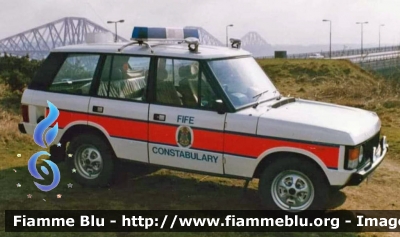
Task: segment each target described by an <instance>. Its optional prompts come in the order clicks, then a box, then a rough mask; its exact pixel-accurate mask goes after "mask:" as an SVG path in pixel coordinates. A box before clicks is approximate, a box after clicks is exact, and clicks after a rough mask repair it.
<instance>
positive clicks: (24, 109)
mask: <svg viewBox="0 0 400 237" xmlns="http://www.w3.org/2000/svg"><path fill="white" fill-rule="evenodd" d="M21 114H22V120H23V122H24V123H29V109H28V106H27V105H21Z"/></svg>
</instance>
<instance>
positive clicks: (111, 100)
mask: <svg viewBox="0 0 400 237" xmlns="http://www.w3.org/2000/svg"><path fill="white" fill-rule="evenodd" d="M105 57H106V58H105V61H104V66H103V69H102V72H101V74H100V75H101V76H100V80H99V81H98V82H97V83H98V85H96V86H95V88H96V89H95V91H94V92H93V94H94V96H93V97H92V98H91V99H90V104H89V117H88V121H89V122H88V124H89V125H91V126H94V127H96V128H98V129H100V130H101V131H103V132H104V133H105V134H107V135H108V136H109V140H110V142H111V145H112V146H113V148H114V151H115V153H116V155H117V157H119V158H124V159H130V160H135V161H141V162H148V161H149V160H148V159H149V158H148V148H147V140H148V112H149V103H148V102H147V101H146V89H147V77H148V70H149V67H150V57H136V56H131V55H105Z"/></svg>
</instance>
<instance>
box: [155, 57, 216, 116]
mask: <svg viewBox="0 0 400 237" xmlns="http://www.w3.org/2000/svg"><path fill="white" fill-rule="evenodd" d="M213 101H215V93H214V92H213V90H212V89H211V86H210V84H209V83H208V80H207V78H206V77H205V75H204V73H201V72H200V65H199V62H198V61H194V60H181V59H165V58H160V59H159V61H158V67H157V81H156V102H157V103H161V104H166V105H173V106H181V107H189V108H199V107H202V108H208V109H211V108H212V104H213V103H212V102H213Z"/></svg>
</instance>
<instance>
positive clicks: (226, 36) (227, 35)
mask: <svg viewBox="0 0 400 237" xmlns="http://www.w3.org/2000/svg"><path fill="white" fill-rule="evenodd" d="M232 26H233V25H232V24H230V25H227V26H226V47H228V27H232Z"/></svg>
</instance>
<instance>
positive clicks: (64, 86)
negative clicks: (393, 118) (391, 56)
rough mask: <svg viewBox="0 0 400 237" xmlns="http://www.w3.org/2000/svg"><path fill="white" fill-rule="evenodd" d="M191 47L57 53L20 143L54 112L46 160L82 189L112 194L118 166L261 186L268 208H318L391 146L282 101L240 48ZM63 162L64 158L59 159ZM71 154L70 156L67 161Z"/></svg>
mask: <svg viewBox="0 0 400 237" xmlns="http://www.w3.org/2000/svg"><path fill="white" fill-rule="evenodd" d="M231 43H232V44H231V46H230V47H216V46H208V45H200V44H199V32H198V31H197V30H195V29H190V28H184V29H174V28H147V27H135V28H134V30H133V33H132V39H131V42H129V43H126V42H125V43H86V44H83V45H73V46H66V47H61V48H57V49H54V50H53V51H52V52H51V53H50V55H49V56H48V57H47V59H46V60H45V61H44V62H43V64H42V66H41V68H40V69H39V71H38V72H37V74H36V75H35V77H34V78H33V81H32V83H31V84H30V85H29V87H28V88H27V89H26V90H25V91H24V93H23V96H22V101H21V104H22V117H23V121H22V122H21V123H20V124H19V129H20V131H21V132H22V133H27V134H33V132H34V129H35V126H36V125H37V124H38V123H39V122H40V121H41V120H42V119H44V118H45V116H46V115H47V113H48V104H47V101H50V102H52V103H53V104H54V105H55V106H57V107H58V109H59V111H60V115H59V117H58V119H57V123H58V127H59V132H58V135H57V137H56V139H55V142H54V144H57V143H60V144H61V146H57V145H53V146H52V147H51V149H50V153H51V159H52V160H53V161H61V160H66V163H67V165H68V166H69V168H70V169H75V170H76V173H72V175H73V177H74V179H75V180H76V181H77V182H79V183H80V184H82V185H87V186H104V185H107V184H109V183H110V180H111V178H112V174H113V172H114V164H115V161H116V160H117V159H126V160H131V161H137V162H143V163H148V164H152V165H159V166H161V167H167V168H168V167H169V168H174V169H179V170H186V171H190V172H200V173H207V174H211V175H216V176H223V177H231V178H240V179H244V180H246V181H247V182H246V186H247V184H248V181H250V180H252V179H254V178H257V179H259V187H258V189H259V193H260V196H261V199H262V201H263V203H264V204H265V205H266V207H267V208H269V209H278V210H279V209H282V210H286V211H293V212H296V211H302V210H307V209H324V208H326V203H327V201H328V200H329V196H330V194H331V190H339V189H340V188H343V187H345V186H352V185H358V184H360V183H361V182H362V181H363V180H364V179H366V178H367V177H368V176H369V175H370V174H371V173H372V172H373V171H374V170H375V169H376V168H377V167H378V166H379V165H380V164H381V162H382V161H383V159H384V157H385V155H386V153H387V150H388V144H387V141H386V137H385V136H382V137H381V136H380V129H381V122H380V119H379V118H378V116H377V114H376V113H374V112H371V111H365V110H361V109H357V108H350V107H345V106H339V105H334V104H328V103H323V102H315V101H310V100H303V99H297V98H290V97H284V96H282V95H281V94H280V93H279V91H278V90H277V89H276V88H275V86H274V85H273V83H272V82H271V80H270V79H269V78H268V76H267V75H266V74H265V73H264V71H263V70H262V69H261V68H260V66H259V65H258V64H257V62H256V61H255V59H254V58H253V57H252V56H251V54H250V53H249V52H247V51H244V50H242V49H241V48H240V44H241V42H240V40H236V39H231ZM66 154H68V155H66ZM69 154H71V155H69Z"/></svg>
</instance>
